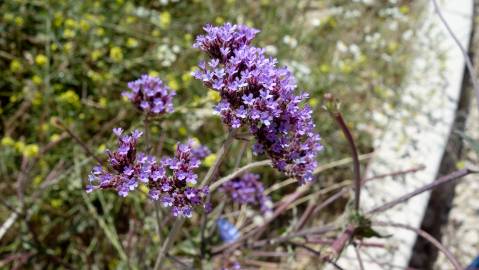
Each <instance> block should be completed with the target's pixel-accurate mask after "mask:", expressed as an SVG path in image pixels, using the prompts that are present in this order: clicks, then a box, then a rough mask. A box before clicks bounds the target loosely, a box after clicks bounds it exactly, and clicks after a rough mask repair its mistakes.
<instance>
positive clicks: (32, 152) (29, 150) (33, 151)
mask: <svg viewBox="0 0 479 270" xmlns="http://www.w3.org/2000/svg"><path fill="white" fill-rule="evenodd" d="M39 151H40V148H39V147H38V145H36V144H27V145H26V146H25V148H24V149H23V152H22V153H23V155H24V156H26V157H36V156H38V152H39Z"/></svg>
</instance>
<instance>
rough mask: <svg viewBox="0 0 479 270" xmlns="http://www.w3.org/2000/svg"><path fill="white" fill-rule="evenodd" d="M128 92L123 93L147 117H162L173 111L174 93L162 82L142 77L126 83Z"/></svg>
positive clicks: (146, 76) (157, 79)
mask: <svg viewBox="0 0 479 270" xmlns="http://www.w3.org/2000/svg"><path fill="white" fill-rule="evenodd" d="M128 88H130V91H128V92H126V91H125V92H123V96H125V97H127V98H128V99H129V100H130V101H131V102H132V103H133V104H134V105H135V106H136V107H137V108H138V109H139V110H141V111H143V112H145V113H146V114H148V115H151V116H154V115H162V114H165V113H170V112H172V111H173V102H172V101H173V97H174V96H175V92H174V91H173V90H171V89H170V88H169V87H168V86H166V85H165V84H164V83H163V81H162V80H160V79H159V78H156V77H151V76H149V75H142V76H141V77H140V78H139V79H138V80H136V81H132V82H129V83H128Z"/></svg>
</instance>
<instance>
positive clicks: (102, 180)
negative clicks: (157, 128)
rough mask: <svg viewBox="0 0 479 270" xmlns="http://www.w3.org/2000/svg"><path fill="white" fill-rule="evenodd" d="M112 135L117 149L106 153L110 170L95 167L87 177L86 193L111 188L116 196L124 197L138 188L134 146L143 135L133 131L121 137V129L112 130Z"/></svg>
mask: <svg viewBox="0 0 479 270" xmlns="http://www.w3.org/2000/svg"><path fill="white" fill-rule="evenodd" d="M113 133H114V134H115V135H116V136H117V137H118V149H116V150H115V151H110V150H107V151H106V153H107V155H108V164H109V165H110V168H107V169H105V168H103V167H101V166H95V167H94V168H93V170H92V171H91V173H90V175H89V176H88V180H89V182H90V183H89V185H88V186H87V187H86V191H87V192H88V193H89V192H92V191H93V190H95V189H108V188H113V189H116V191H117V192H118V195H120V196H122V197H126V196H127V195H128V192H130V191H132V190H134V189H136V188H137V187H138V180H139V179H138V178H137V177H136V171H137V169H138V162H137V154H136V146H137V143H138V139H139V138H140V137H141V135H142V134H143V133H142V132H141V131H138V130H135V131H133V132H132V133H131V134H130V135H122V133H123V129H121V128H115V129H113Z"/></svg>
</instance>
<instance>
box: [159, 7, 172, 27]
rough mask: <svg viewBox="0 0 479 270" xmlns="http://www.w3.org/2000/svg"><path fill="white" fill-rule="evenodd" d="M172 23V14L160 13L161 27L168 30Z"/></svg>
mask: <svg viewBox="0 0 479 270" xmlns="http://www.w3.org/2000/svg"><path fill="white" fill-rule="evenodd" d="M170 23H171V14H170V13H169V12H168V11H163V12H161V13H160V27H162V28H167V27H168V26H170Z"/></svg>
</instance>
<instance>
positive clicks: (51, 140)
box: [50, 133, 60, 142]
mask: <svg viewBox="0 0 479 270" xmlns="http://www.w3.org/2000/svg"><path fill="white" fill-rule="evenodd" d="M58 140H60V135H59V134H56V133H55V134H52V136H50V142H56V141H58Z"/></svg>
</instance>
